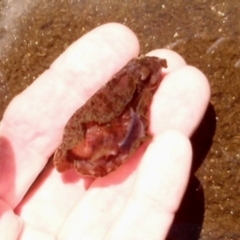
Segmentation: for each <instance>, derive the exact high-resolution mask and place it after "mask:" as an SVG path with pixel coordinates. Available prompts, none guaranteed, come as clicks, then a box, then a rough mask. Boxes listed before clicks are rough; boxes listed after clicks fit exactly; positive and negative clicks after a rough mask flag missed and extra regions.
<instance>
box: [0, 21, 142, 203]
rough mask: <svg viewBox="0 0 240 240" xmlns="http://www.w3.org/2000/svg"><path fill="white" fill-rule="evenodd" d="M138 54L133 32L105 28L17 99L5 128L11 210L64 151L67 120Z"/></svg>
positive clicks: (0, 131)
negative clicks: (59, 150)
mask: <svg viewBox="0 0 240 240" xmlns="http://www.w3.org/2000/svg"><path fill="white" fill-rule="evenodd" d="M138 52H139V44H138V40H137V38H136V36H135V35H134V34H133V32H131V31H130V30H129V29H128V28H126V27H124V26H123V25H120V24H114V23H111V24H105V25H102V26H101V27H98V28H96V29H94V30H93V31H91V32H89V33H88V34H86V35H85V36H83V37H82V38H80V39H79V40H78V41H76V42H75V43H73V44H72V45H71V46H70V47H69V48H68V49H67V50H66V52H64V53H63V54H62V55H61V56H60V57H59V58H58V59H57V60H56V61H55V62H54V63H53V64H52V66H51V67H50V68H49V69H48V70H46V71H45V72H44V73H43V74H42V75H41V76H40V77H39V78H38V79H36V80H35V81H34V83H33V84H32V85H31V86H29V87H28V88H27V89H26V90H25V91H23V92H22V93H21V94H19V95H18V96H17V97H15V99H14V100H13V101H12V102H11V103H10V105H9V107H8V109H7V110H6V112H5V114H4V117H3V119H2V122H1V128H0V136H1V144H0V145H2V146H0V147H1V148H2V151H1V153H0V159H2V165H1V169H0V182H2V183H4V185H3V184H2V185H1V186H0V196H1V198H2V199H4V200H5V201H6V202H8V203H9V204H10V205H11V206H15V205H16V204H17V203H18V202H19V201H20V200H21V199H22V197H23V196H24V194H25V193H26V191H27V190H28V188H29V187H30V185H31V184H32V182H33V181H34V180H35V178H36V177H37V175H38V174H39V173H40V172H41V170H42V169H43V167H44V166H45V164H46V162H47V160H48V158H49V157H50V155H51V154H52V152H53V151H54V149H56V147H57V146H58V145H59V143H60V140H61V137H62V132H63V128H64V126H65V124H66V122H67V120H68V119H69V118H70V117H71V115H72V114H73V113H74V112H75V111H76V109H77V108H79V107H80V106H81V105H83V104H84V103H85V102H86V100H87V99H88V98H89V97H90V96H92V95H93V94H94V92H96V91H97V89H98V88H99V87H100V86H101V85H102V84H103V83H104V82H106V81H107V80H109V79H110V78H111V76H112V75H113V74H114V73H115V72H117V71H118V70H119V69H121V68H122V67H123V66H124V65H125V64H126V63H127V62H128V61H129V60H130V59H131V58H133V57H135V56H137V55H138ZM3 145H4V146H3Z"/></svg>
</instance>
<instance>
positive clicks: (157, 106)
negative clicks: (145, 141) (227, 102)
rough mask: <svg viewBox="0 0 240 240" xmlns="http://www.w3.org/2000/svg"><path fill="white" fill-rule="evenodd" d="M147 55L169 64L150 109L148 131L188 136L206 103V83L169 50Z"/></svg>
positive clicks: (195, 71) (207, 96)
mask: <svg viewBox="0 0 240 240" xmlns="http://www.w3.org/2000/svg"><path fill="white" fill-rule="evenodd" d="M150 55H155V56H158V57H161V58H166V60H167V63H168V68H167V69H166V70H164V75H165V76H164V79H163V81H162V83H161V84H160V87H159V89H158V90H157V92H156V94H155V95H154V98H153V102H152V105H151V126H150V131H151V132H152V133H153V134H154V135H157V134H160V133H161V132H163V131H165V130H166V129H175V130H178V131H180V132H182V133H184V134H185V135H186V136H190V135H191V134H192V133H193V132H194V130H195V129H196V127H197V126H198V125H199V123H200V121H201V119H202V117H203V115H204V113H205V110H206V108H207V106H208V103H209V99H210V87H209V83H208V80H207V78H206V77H205V76H204V74H203V73H202V72H200V71H199V70H198V69H196V68H194V67H191V66H188V65H186V63H185V61H184V60H183V59H182V57H181V56H179V55H178V54H177V53H175V52H173V51H171V50H166V49H163V50H155V51H152V52H151V53H150Z"/></svg>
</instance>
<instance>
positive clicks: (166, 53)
mask: <svg viewBox="0 0 240 240" xmlns="http://www.w3.org/2000/svg"><path fill="white" fill-rule="evenodd" d="M146 55H147V56H156V57H159V58H165V59H166V60H167V65H168V67H167V68H163V69H162V73H163V75H166V74H168V73H170V72H173V71H175V70H176V69H178V68H180V67H182V66H185V65H186V62H185V60H184V58H183V57H182V56H181V55H179V54H178V53H176V52H174V51H172V50H169V49H155V50H153V51H151V52H149V53H147V54H146Z"/></svg>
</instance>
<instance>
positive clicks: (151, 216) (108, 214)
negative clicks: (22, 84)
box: [0, 23, 210, 240]
mask: <svg viewBox="0 0 240 240" xmlns="http://www.w3.org/2000/svg"><path fill="white" fill-rule="evenodd" d="M138 54H139V44H138V41H137V38H136V36H135V35H134V34H133V33H132V32H131V31H130V30H129V29H127V28H126V27H124V26H122V25H119V24H113V23H112V24H106V25H102V26H100V27H98V28H96V29H94V30H93V31H91V32H90V33H88V34H86V35H85V36H83V37H82V38H81V39H79V40H78V41H76V42H75V43H74V44H72V45H71V46H70V47H69V48H68V49H67V50H66V52H65V53H63V54H62V55H61V56H60V57H59V58H58V59H57V60H56V61H55V62H54V63H53V64H52V65H51V67H50V69H49V70H47V71H45V72H44V73H43V74H42V75H41V76H40V77H39V78H38V79H37V80H35V81H34V83H33V84H32V85H31V86H29V87H28V88H27V89H26V90H25V91H24V92H22V93H21V94H20V95H18V96H17V97H15V98H14V100H13V101H12V102H11V103H10V105H9V107H8V109H7V110H6V112H5V114H4V117H3V119H2V121H1V125H0V162H1V165H0V216H1V218H0V236H1V237H3V239H4V240H5V239H6V240H8V239H9V240H12V239H13V240H14V239H21V240H26V239H34V240H38V239H39V240H40V239H41V240H43V239H44V240H50V239H59V240H62V239H64V240H66V239H68V240H73V239H84V240H85V239H86V240H95V239H96V240H100V239H104V240H105V239H114V240H118V239H119V240H128V239H129V240H133V239H138V240H141V239H144V240H145V239H149V240H152V239H153V240H155V239H164V238H165V237H166V235H167V232H168V230H169V227H170V225H171V222H172V220H173V217H174V214H175V212H176V210H177V208H178V206H179V204H180V201H181V198H182V196H183V193H184V191H185V188H186V185H187V182H188V176H189V170H190V166H191V146H190V143H189V140H188V137H189V136H190V135H191V134H192V133H193V131H194V130H195V129H196V127H197V126H198V124H199V122H200V120H201V118H202V116H203V114H204V112H205V109H206V106H207V104H208V101H209V95H210V90H209V85H208V82H207V80H206V78H205V76H204V75H203V74H202V73H201V72H200V71H199V70H197V69H196V68H194V67H190V66H187V65H186V63H185V61H184V60H183V59H182V58H181V57H180V56H179V55H178V54H176V53H174V52H172V51H170V50H155V51H152V52H150V53H149V54H148V55H154V56H159V57H161V58H166V59H167V62H168V66H169V67H168V68H167V69H164V70H163V75H164V79H163V82H162V83H161V85H160V87H159V89H158V90H157V92H156V94H155V96H154V99H153V103H152V105H151V109H150V129H149V131H150V132H151V133H152V135H153V140H152V141H151V142H150V143H149V144H148V145H147V144H145V145H143V146H142V147H140V149H139V150H138V151H137V152H136V154H134V155H133V156H132V157H131V159H129V161H127V162H126V164H124V165H123V166H122V167H121V168H119V169H118V170H117V171H115V172H113V173H111V174H109V175H108V176H106V177H104V178H98V179H93V178H83V177H81V176H78V175H77V174H76V173H75V172H74V171H73V170H70V171H68V172H65V173H63V174H60V173H58V172H57V171H56V170H55V169H54V168H53V165H52V163H51V162H49V163H48V159H49V157H50V156H51V154H52V153H53V152H54V150H55V149H56V147H57V146H58V145H59V143H60V141H61V137H62V133H63V129H64V125H65V124H66V122H67V121H68V119H69V118H70V117H71V115H72V114H73V113H74V112H75V111H76V109H78V108H79V107H80V106H82V105H83V104H84V103H85V102H86V101H87V99H88V98H89V97H91V96H92V95H93V94H94V93H95V92H96V91H97V90H98V89H99V88H100V87H101V86H102V85H103V84H104V83H105V82H106V81H107V80H109V79H110V78H111V77H112V75H114V73H116V72H117V71H118V70H120V69H121V68H122V67H123V66H124V65H125V64H126V63H127V62H128V61H129V60H130V59H132V58H133V57H136V56H137V55H138Z"/></svg>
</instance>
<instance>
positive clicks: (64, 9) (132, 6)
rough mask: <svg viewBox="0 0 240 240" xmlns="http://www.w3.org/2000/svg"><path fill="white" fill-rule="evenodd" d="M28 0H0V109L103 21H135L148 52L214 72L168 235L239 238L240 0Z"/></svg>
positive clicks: (206, 71)
mask: <svg viewBox="0 0 240 240" xmlns="http://www.w3.org/2000/svg"><path fill="white" fill-rule="evenodd" d="M23 2H24V4H22V1H21V2H20V1H18V0H9V1H6V0H0V9H1V11H0V49H1V50H0V73H1V75H0V97H1V99H2V101H1V102H0V107H1V108H2V109H1V111H0V113H1V114H2V112H3V109H5V108H6V105H7V103H8V102H9V101H10V100H11V99H12V98H13V96H15V95H16V94H17V93H19V92H21V91H22V90H23V89H25V88H26V87H27V86H28V85H29V84H30V83H31V82H32V81H33V80H34V79H35V78H36V77H37V76H38V75H39V74H40V73H41V72H42V71H44V70H45V69H47V68H48V67H49V65H50V64H51V62H52V61H53V60H54V59H55V58H56V57H57V56H58V55H59V54H60V53H61V52H62V51H64V49H66V48H67V47H68V46H69V45H70V44H71V43H72V42H73V41H74V40H76V39H77V38H79V37H80V36H82V35H83V34H84V33H86V32H88V31H89V30H91V29H93V28H94V27H96V26H98V25H100V24H103V23H106V22H113V21H114V22H119V23H123V24H125V25H127V26H128V27H130V28H131V29H132V30H133V31H134V32H136V33H137V36H138V37H139V40H140V44H141V49H142V53H146V52H148V51H150V50H152V49H156V48H162V47H168V48H171V49H174V50H175V51H177V52H179V53H180V54H182V55H183V57H184V58H185V59H186V61H187V62H188V63H189V64H191V65H194V66H197V67H198V68H199V69H201V70H202V71H203V72H204V73H205V74H206V75H207V77H208V79H209V81H210V85H211V88H212V97H211V105H210V106H209V108H208V111H207V113H206V115H205V118H204V119H203V122H202V124H201V126H200V127H199V129H198V131H197V132H196V133H195V135H194V136H193V137H192V143H193V147H194V164H193V169H192V173H193V174H192V178H191V181H190V183H189V187H188V190H187V192H186V194H185V197H184V201H183V203H182V205H181V208H180V210H179V212H178V214H177V217H176V219H175V222H174V224H173V227H172V230H171V233H170V235H169V239H180V240H183V239H191V240H194V239H229V240H230V239H239V238H240V224H239V223H238V221H239V219H240V209H239V199H240V190H239V185H240V170H239V169H240V168H239V166H240V153H239V151H240V150H239V149H240V139H239V132H240V116H239V115H240V91H239V90H238V89H239V85H240V79H239V78H240V47H239V45H240V44H239V35H240V33H239V31H240V30H239V29H240V22H239V21H236V19H238V18H239V15H240V2H238V1H237V0H234V1H231V2H230V1H226V0H225V1H217V0H211V1H206V0H202V1H198V0H193V1H187V0H185V1H184V0H178V1H174V3H173V2H170V1H162V0H148V1H141V0H133V1H126V0H122V1H118V0H108V1H107V0H102V1H96V0H89V1H86V0H81V1H77V0H69V1H63V2H62V1H59V0H58V1H57V0H52V1H46V0H45V1H43V0H42V1H37V0H36V1H30V0H25V1H23ZM40 3H41V4H40ZM8 88H9V91H8Z"/></svg>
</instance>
